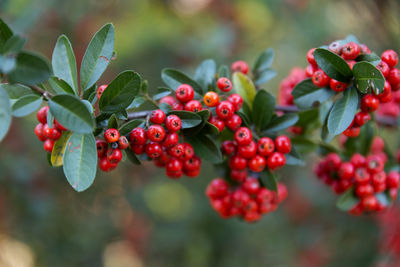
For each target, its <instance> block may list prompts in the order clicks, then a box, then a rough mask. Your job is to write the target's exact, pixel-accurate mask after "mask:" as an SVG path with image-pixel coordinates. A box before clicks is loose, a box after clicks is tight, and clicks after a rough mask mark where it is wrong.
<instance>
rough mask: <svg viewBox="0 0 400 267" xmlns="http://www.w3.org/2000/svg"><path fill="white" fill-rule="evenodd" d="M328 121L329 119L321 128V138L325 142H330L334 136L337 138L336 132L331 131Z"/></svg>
mask: <svg viewBox="0 0 400 267" xmlns="http://www.w3.org/2000/svg"><path fill="white" fill-rule="evenodd" d="M327 122H328V120H327V121H326V122H325V123H324V124H323V125H322V129H321V139H322V141H324V142H325V143H329V142H331V141H332V140H333V138H335V134H332V133H330V132H329V130H328V123H327Z"/></svg>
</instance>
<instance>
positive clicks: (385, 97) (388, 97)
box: [378, 81, 393, 103]
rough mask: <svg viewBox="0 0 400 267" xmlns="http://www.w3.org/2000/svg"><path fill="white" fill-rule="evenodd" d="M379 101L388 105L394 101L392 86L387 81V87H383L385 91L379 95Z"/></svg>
mask: <svg viewBox="0 0 400 267" xmlns="http://www.w3.org/2000/svg"><path fill="white" fill-rule="evenodd" d="M378 99H379V101H380V102H381V103H388V102H390V101H392V99H393V94H392V86H390V83H389V82H388V81H385V86H384V87H383V91H382V92H381V93H380V94H379V95H378Z"/></svg>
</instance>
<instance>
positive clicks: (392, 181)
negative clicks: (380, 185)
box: [386, 171, 400, 188]
mask: <svg viewBox="0 0 400 267" xmlns="http://www.w3.org/2000/svg"><path fill="white" fill-rule="evenodd" d="M386 183H387V187H388V188H398V187H399V184H400V174H399V173H398V172H397V171H390V172H389V173H388V175H387V179H386Z"/></svg>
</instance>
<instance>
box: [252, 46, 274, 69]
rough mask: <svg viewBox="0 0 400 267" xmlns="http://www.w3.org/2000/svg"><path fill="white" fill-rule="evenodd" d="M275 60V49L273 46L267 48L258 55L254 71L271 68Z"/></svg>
mask: <svg viewBox="0 0 400 267" xmlns="http://www.w3.org/2000/svg"><path fill="white" fill-rule="evenodd" d="M273 61H274V50H273V49H272V48H267V49H266V50H265V51H264V52H262V53H261V54H260V55H259V56H258V58H257V60H256V63H255V64H254V71H255V72H256V73H258V72H262V71H264V70H266V69H268V68H270V67H271V65H272V62H273Z"/></svg>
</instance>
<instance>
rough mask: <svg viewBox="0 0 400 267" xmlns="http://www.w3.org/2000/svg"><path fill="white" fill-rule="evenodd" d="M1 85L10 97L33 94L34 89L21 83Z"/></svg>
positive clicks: (15, 97)
mask: <svg viewBox="0 0 400 267" xmlns="http://www.w3.org/2000/svg"><path fill="white" fill-rule="evenodd" d="M0 87H1V88H3V89H4V90H5V91H6V92H7V94H8V97H9V98H10V99H19V98H21V97H23V96H26V95H32V94H33V92H32V90H31V89H30V88H29V87H27V86H24V85H21V84H6V83H3V84H0Z"/></svg>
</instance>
